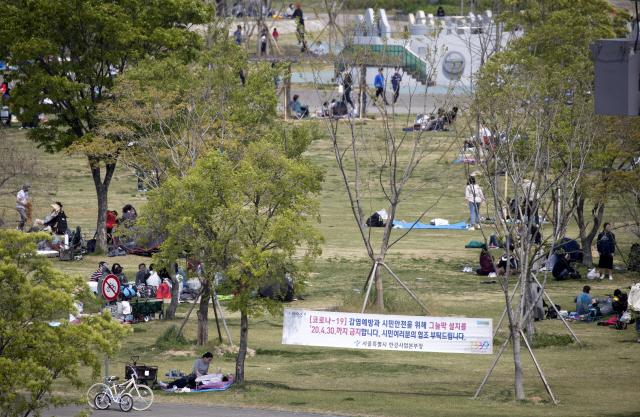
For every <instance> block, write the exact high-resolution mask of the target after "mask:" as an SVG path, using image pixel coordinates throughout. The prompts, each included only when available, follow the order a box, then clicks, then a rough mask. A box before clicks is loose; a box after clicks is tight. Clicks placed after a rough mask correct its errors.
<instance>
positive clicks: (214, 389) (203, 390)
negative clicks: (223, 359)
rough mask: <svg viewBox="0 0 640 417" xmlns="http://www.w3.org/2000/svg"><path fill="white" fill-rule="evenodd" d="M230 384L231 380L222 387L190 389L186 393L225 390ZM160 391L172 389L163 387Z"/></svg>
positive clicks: (170, 390)
mask: <svg viewBox="0 0 640 417" xmlns="http://www.w3.org/2000/svg"><path fill="white" fill-rule="evenodd" d="M231 384H233V381H231V382H229V383H228V384H227V385H225V386H224V387H223V388H205V389H199V390H195V389H192V390H191V391H189V392H188V393H191V392H207V391H226V390H227V388H229V387H230V386H231ZM162 391H166V392H173V390H172V389H168V388H163V389H162ZM188 393H187V392H179V394H188Z"/></svg>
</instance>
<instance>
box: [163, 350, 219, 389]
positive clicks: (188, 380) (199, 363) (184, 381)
mask: <svg viewBox="0 0 640 417" xmlns="http://www.w3.org/2000/svg"><path fill="white" fill-rule="evenodd" d="M212 360H213V354H212V353H211V352H207V353H205V354H204V355H202V358H201V359H196V361H195V362H194V363H193V372H191V373H190V374H189V375H187V376H185V377H183V378H180V379H177V380H175V381H171V382H169V383H168V384H165V383H164V382H162V381H158V384H159V385H160V386H161V387H162V388H170V389H171V388H174V387H175V388H184V387H187V386H188V387H189V388H195V387H196V378H198V377H199V376H202V375H207V374H208V373H209V365H210V364H211V361H212ZM216 373H217V374H222V370H221V369H220V367H219V366H218V368H217V370H216Z"/></svg>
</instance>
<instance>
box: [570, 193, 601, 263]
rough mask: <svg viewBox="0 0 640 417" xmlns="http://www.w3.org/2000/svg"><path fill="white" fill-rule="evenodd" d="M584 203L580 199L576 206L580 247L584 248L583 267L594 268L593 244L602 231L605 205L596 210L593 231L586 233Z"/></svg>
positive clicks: (594, 211) (593, 214)
mask: <svg viewBox="0 0 640 417" xmlns="http://www.w3.org/2000/svg"><path fill="white" fill-rule="evenodd" d="M584 203H585V199H584V198H580V199H579V200H578V203H577V205H576V220H577V222H578V228H579V230H580V245H581V247H582V253H583V258H582V265H584V266H592V265H593V256H591V246H592V243H593V239H595V237H596V235H597V234H598V230H599V229H600V224H601V223H602V216H603V215H604V204H603V203H599V204H598V207H596V208H594V209H593V211H592V213H591V216H592V220H593V225H592V226H591V230H590V231H589V233H586V228H587V226H586V223H585V217H584Z"/></svg>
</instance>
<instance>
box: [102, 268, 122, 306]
mask: <svg viewBox="0 0 640 417" xmlns="http://www.w3.org/2000/svg"><path fill="white" fill-rule="evenodd" d="M118 294H120V280H119V279H118V277H117V276H115V275H113V274H111V275H107V276H106V277H105V278H104V280H103V281H102V296H103V297H104V299H105V300H108V301H113V300H115V299H116V298H117V297H118Z"/></svg>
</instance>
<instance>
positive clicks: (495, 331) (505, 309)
mask: <svg viewBox="0 0 640 417" xmlns="http://www.w3.org/2000/svg"><path fill="white" fill-rule="evenodd" d="M521 279H522V276H519V277H518V280H517V281H516V285H515V286H514V287H513V292H512V293H511V298H509V304H511V301H512V300H513V296H514V295H516V290H517V289H518V285H520V280H521ZM505 314H507V307H505V308H504V311H503V312H502V316H500V320H499V321H498V324H497V325H496V329H495V330H494V331H493V338H494V339H495V337H496V334H498V329H500V325H501V324H502V320H504V316H505Z"/></svg>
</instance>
